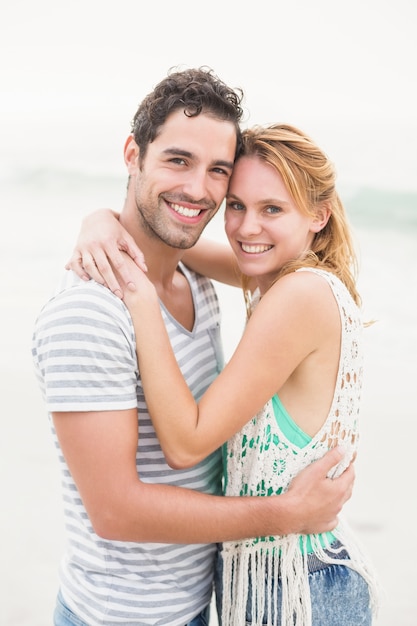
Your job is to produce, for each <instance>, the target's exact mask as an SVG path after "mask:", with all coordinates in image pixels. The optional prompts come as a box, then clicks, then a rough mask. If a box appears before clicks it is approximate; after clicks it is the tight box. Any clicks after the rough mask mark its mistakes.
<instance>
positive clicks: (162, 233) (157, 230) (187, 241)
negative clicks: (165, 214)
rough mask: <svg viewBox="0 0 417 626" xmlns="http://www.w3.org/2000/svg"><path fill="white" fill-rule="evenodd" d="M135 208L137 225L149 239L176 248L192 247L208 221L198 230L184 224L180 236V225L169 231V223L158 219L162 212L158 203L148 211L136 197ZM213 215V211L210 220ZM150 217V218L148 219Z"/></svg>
mask: <svg viewBox="0 0 417 626" xmlns="http://www.w3.org/2000/svg"><path fill="white" fill-rule="evenodd" d="M136 210H137V219H138V223H139V227H140V228H141V230H143V232H144V233H145V234H146V235H147V236H148V237H149V238H150V239H154V240H157V241H161V242H162V243H164V244H165V245H167V246H170V247H171V248H176V249H178V250H188V249H189V248H192V247H193V246H194V244H196V243H197V241H198V239H199V238H200V236H201V235H202V233H203V231H204V229H205V227H206V226H207V224H208V222H207V223H206V222H204V224H203V225H202V226H201V228H200V229H199V231H198V232H196V231H195V230H192V231H190V229H187V227H186V226H185V225H184V231H185V230H186V229H187V230H186V232H184V236H183V237H182V238H181V236H180V235H181V230H180V226H179V227H178V228H176V229H175V232H170V230H169V225H167V224H165V223H164V221H163V219H158V218H159V216H160V215H161V214H162V213H161V212H160V211H159V205H158V207H157V208H156V210H155V209H153V210H152V209H151V211H149V210H148V209H146V208H145V209H144V208H143V205H142V204H141V203H140V202H139V201H138V199H137V198H136ZM214 215H215V213H213V215H212V217H211V218H210V220H211V219H212V218H213V217H214ZM150 217H152V219H150ZM210 220H209V221H210ZM191 235H192V236H191Z"/></svg>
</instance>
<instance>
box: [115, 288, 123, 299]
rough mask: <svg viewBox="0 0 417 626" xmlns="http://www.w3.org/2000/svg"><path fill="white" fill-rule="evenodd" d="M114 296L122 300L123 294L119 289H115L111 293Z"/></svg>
mask: <svg viewBox="0 0 417 626" xmlns="http://www.w3.org/2000/svg"><path fill="white" fill-rule="evenodd" d="M113 293H114V295H115V296H117V297H118V298H120V299H121V300H122V298H123V293H122V292H121V291H120V289H115V290H114V291H113Z"/></svg>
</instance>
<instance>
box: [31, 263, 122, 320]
mask: <svg viewBox="0 0 417 626" xmlns="http://www.w3.org/2000/svg"><path fill="white" fill-rule="evenodd" d="M71 314H77V316H78V317H88V318H97V319H103V318H104V317H105V318H107V319H109V320H113V321H114V322H115V323H123V324H126V323H128V324H129V320H130V316H129V315H128V312H127V308H126V305H125V304H124V303H123V302H122V301H121V300H120V299H119V298H117V296H115V295H114V294H113V293H112V292H111V291H110V290H109V289H107V287H104V286H103V285H100V284H99V283H97V282H96V281H94V280H89V281H84V280H82V279H80V278H79V277H78V276H77V275H76V274H75V273H74V272H72V271H66V272H65V273H64V274H63V275H62V276H61V277H60V279H59V280H58V283H57V285H56V288H55V289H54V291H53V293H52V294H51V297H50V298H49V300H48V301H47V302H46V303H45V304H44V306H43V307H42V309H41V311H40V313H39V320H41V319H42V318H43V319H45V318H51V317H55V319H56V320H58V318H60V317H62V316H68V315H71ZM39 320H38V321H39Z"/></svg>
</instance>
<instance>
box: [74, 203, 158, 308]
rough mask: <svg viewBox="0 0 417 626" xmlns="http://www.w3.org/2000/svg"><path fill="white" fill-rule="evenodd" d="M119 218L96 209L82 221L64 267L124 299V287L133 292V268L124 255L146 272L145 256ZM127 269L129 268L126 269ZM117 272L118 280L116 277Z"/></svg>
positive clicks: (113, 213) (107, 210) (103, 210)
mask: <svg viewBox="0 0 417 626" xmlns="http://www.w3.org/2000/svg"><path fill="white" fill-rule="evenodd" d="M118 217H119V215H118V214H117V213H115V212H114V211H111V210H110V209H99V210H97V211H94V212H93V213H91V214H90V215H87V217H85V218H84V220H83V222H82V225H81V230H80V232H79V235H78V239H77V243H76V245H75V248H74V251H73V253H72V255H71V257H70V259H69V261H68V263H67V264H66V265H65V268H66V269H71V270H73V271H74V272H75V273H76V274H77V275H78V276H79V277H80V278H82V279H83V280H90V278H93V279H94V280H95V281H96V282H98V283H100V284H102V285H105V286H106V287H108V288H109V289H110V290H111V291H112V292H113V293H114V294H115V295H116V296H118V297H119V298H123V294H124V290H123V288H122V286H121V283H123V286H124V288H126V287H127V288H128V289H129V290H130V291H134V289H135V282H134V280H133V273H132V269H131V267H132V266H130V265H129V264H128V263H127V259H126V258H125V256H124V255H123V252H125V253H127V255H128V256H130V257H131V258H132V259H133V261H134V262H135V263H136V265H137V266H138V267H139V268H140V269H141V270H142V271H144V272H146V271H147V267H146V263H145V259H144V256H143V254H142V252H141V250H140V249H139V248H138V246H137V245H136V243H135V240H134V239H133V237H132V236H131V235H129V233H128V232H127V230H125V228H123V226H122V225H121V224H120V222H119V219H118ZM129 268H130V269H129ZM114 270H117V272H118V275H119V277H120V279H121V280H118V278H116V274H115V272H114Z"/></svg>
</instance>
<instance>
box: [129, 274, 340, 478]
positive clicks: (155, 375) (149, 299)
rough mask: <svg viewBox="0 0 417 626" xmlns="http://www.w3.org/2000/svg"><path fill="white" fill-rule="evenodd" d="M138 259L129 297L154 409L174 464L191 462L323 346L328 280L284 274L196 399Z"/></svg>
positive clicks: (222, 438) (237, 427)
mask: <svg viewBox="0 0 417 626" xmlns="http://www.w3.org/2000/svg"><path fill="white" fill-rule="evenodd" d="M131 265H132V272H134V274H135V277H134V279H135V282H136V284H137V286H138V289H137V291H136V292H133V293H132V292H126V296H125V302H126V304H127V306H128V308H129V310H130V312H131V315H132V319H133V322H134V327H135V333H136V346H137V354H138V359H139V367H140V372H141V378H142V383H143V386H144V390H145V395H146V401H147V404H148V408H149V412H150V415H151V417H152V421H153V423H154V426H155V430H156V432H157V435H158V438H159V440H160V442H161V446H162V449H163V450H164V453H165V455H166V458H167V460H168V462H169V463H170V465H172V466H173V467H179V468H180V467H187V466H191V465H194V464H195V463H196V462H198V461H200V460H201V459H203V458H204V457H206V456H207V455H208V454H209V453H211V452H212V451H213V450H215V449H217V448H218V447H219V446H220V445H222V444H223V443H224V442H225V441H227V440H228V439H229V438H230V437H231V436H232V435H233V434H235V433H236V432H238V431H239V430H240V429H241V428H242V426H243V425H244V424H246V423H247V422H248V421H249V420H250V419H251V418H252V417H253V416H254V415H255V414H256V413H257V412H258V411H259V410H260V409H261V408H262V406H263V405H264V404H265V403H266V402H267V401H268V400H269V399H270V398H271V397H272V396H273V395H274V394H275V393H276V392H277V391H278V390H279V389H280V387H281V386H282V385H283V384H284V383H285V382H286V380H287V379H288V378H289V376H290V375H291V374H292V373H293V372H294V370H296V369H297V367H298V366H299V365H300V363H301V362H302V361H303V360H304V359H306V357H307V356H308V355H310V354H311V353H313V352H314V351H315V350H317V348H318V345H319V344H320V342H321V341H322V340H323V336H324V335H325V333H326V329H324V328H323V326H324V324H323V321H322V320H323V317H325V318H326V316H323V307H325V306H326V291H325V290H326V287H324V281H320V280H315V279H316V278H317V277H314V276H313V275H312V274H311V273H307V272H298V273H297V275H296V274H295V273H294V274H291V275H288V276H285V277H284V278H282V279H281V280H280V281H278V282H277V283H276V284H275V285H274V286H273V287H272V288H271V289H270V290H269V291H268V292H267V294H266V295H265V296H264V297H263V298H262V300H261V302H260V304H259V305H258V307H257V308H256V310H255V312H254V314H253V316H252V317H251V319H250V320H249V322H248V324H247V326H246V329H245V332H244V334H243V337H242V339H241V341H240V343H239V345H238V347H237V349H236V351H235V353H234V354H233V356H232V358H231V359H230V361H229V363H228V364H227V365H226V367H225V369H224V370H223V371H222V372H221V374H220V375H219V376H218V377H217V378H216V380H215V381H214V382H213V383H212V384H211V386H210V387H209V389H208V390H207V391H206V393H205V394H204V395H203V397H202V398H201V400H200V402H199V403H198V404H197V403H196V402H195V400H194V398H193V396H192V395H191V393H190V391H189V389H188V387H187V385H186V383H185V381H184V379H183V377H182V374H181V371H180V369H179V367H178V365H177V362H176V359H175V356H174V354H173V352H172V349H171V346H170V342H169V339H168V335H167V332H166V329H165V325H164V323H163V320H162V317H161V314H160V308H159V300H158V296H157V293H156V290H155V287H154V286H153V285H152V283H150V281H149V280H148V279H147V278H146V276H145V275H144V274H143V273H141V272H140V271H139V270H138V269H137V268H134V267H133V264H132V263H131ZM312 281H314V282H312ZM312 286H313V294H314V295H312V288H311V287H312ZM321 286H323V290H322V289H321ZM327 324H328V322H327V321H326V325H327ZM278 355H280V358H278Z"/></svg>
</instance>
